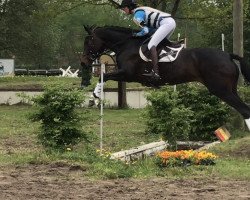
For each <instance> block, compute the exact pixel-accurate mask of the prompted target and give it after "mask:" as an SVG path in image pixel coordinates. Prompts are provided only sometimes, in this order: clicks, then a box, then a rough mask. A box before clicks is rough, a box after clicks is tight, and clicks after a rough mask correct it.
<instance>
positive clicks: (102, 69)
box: [100, 63, 105, 154]
mask: <svg viewBox="0 0 250 200" xmlns="http://www.w3.org/2000/svg"><path fill="white" fill-rule="evenodd" d="M104 71H105V64H103V63H102V64H101V83H102V84H101V109H100V154H102V150H103V100H104V94H103V73H104Z"/></svg>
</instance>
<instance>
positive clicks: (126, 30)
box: [98, 26, 136, 34]
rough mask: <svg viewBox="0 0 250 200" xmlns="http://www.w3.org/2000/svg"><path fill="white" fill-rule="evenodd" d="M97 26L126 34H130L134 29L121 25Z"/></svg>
mask: <svg viewBox="0 0 250 200" xmlns="http://www.w3.org/2000/svg"><path fill="white" fill-rule="evenodd" d="M98 28H104V29H110V30H112V31H118V32H122V33H127V34H131V33H133V32H135V31H136V30H134V29H131V28H126V27H121V26H102V27H98Z"/></svg>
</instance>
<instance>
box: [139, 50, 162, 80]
mask: <svg viewBox="0 0 250 200" xmlns="http://www.w3.org/2000/svg"><path fill="white" fill-rule="evenodd" d="M149 51H150V58H151V60H152V65H153V69H152V71H151V72H150V73H148V74H143V75H144V76H149V77H152V78H153V79H154V80H160V78H161V77H160V75H159V67H158V53H157V51H156V47H155V46H153V47H151V49H150V50H149Z"/></svg>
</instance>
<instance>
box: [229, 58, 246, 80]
mask: <svg viewBox="0 0 250 200" xmlns="http://www.w3.org/2000/svg"><path fill="white" fill-rule="evenodd" d="M230 58H231V60H233V59H234V60H238V61H239V62H240V69H241V73H242V74H243V76H244V77H245V79H246V80H247V81H248V82H250V68H249V67H248V66H247V64H246V61H245V60H244V58H242V57H240V56H238V55H236V54H230Z"/></svg>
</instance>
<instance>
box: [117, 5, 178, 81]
mask: <svg viewBox="0 0 250 200" xmlns="http://www.w3.org/2000/svg"><path fill="white" fill-rule="evenodd" d="M119 8H120V9H122V10H123V11H124V12H125V13H126V14H128V15H129V14H133V21H134V22H135V23H136V24H137V25H138V26H140V27H141V28H142V29H141V31H140V32H138V33H134V34H133V36H134V37H141V36H144V35H147V34H148V33H150V32H151V31H153V30H155V33H154V34H153V36H152V38H151V39H150V41H149V43H148V49H149V51H150V58H151V60H152V65H153V69H152V71H151V72H150V73H149V74H144V75H145V76H150V77H152V78H154V79H156V80H159V79H160V76H159V67H158V54H157V50H156V47H157V45H158V44H159V43H160V42H161V41H162V40H163V39H164V38H166V37H167V38H169V37H170V36H171V35H172V33H173V32H174V30H175V27H176V23H175V20H174V19H173V18H172V17H171V15H170V14H168V13H165V12H162V11H160V10H157V9H154V8H150V7H138V5H137V4H136V3H135V0H123V1H122V3H121V5H120V6H119Z"/></svg>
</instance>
